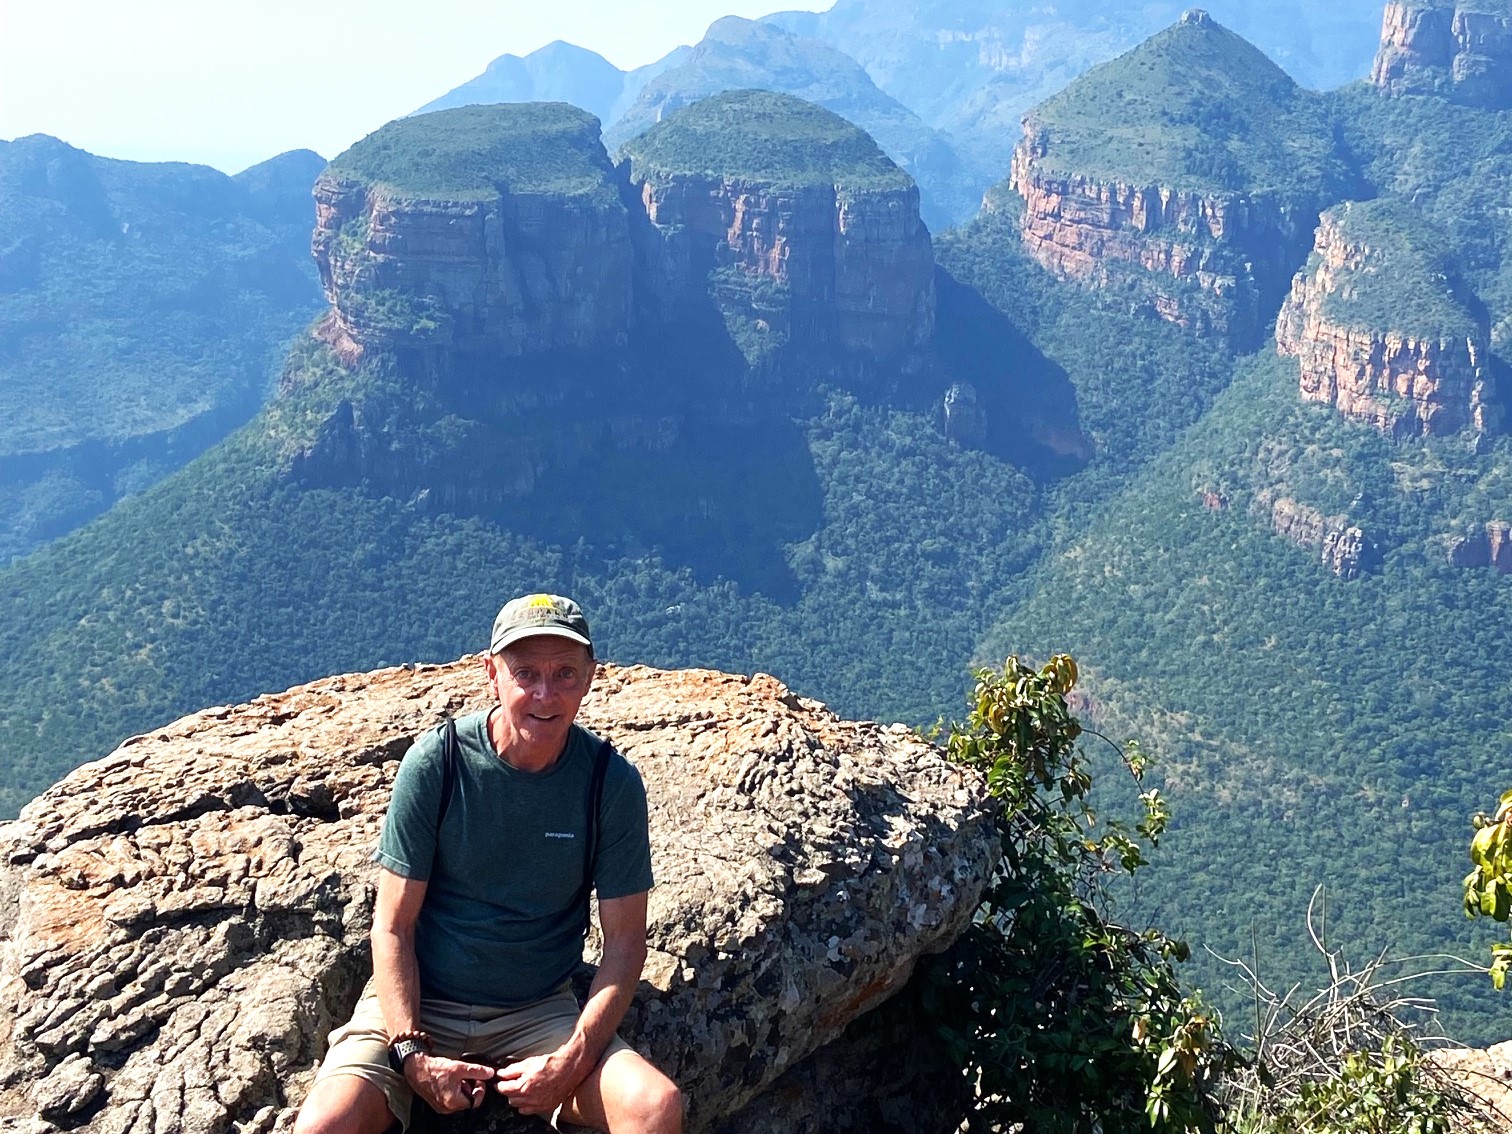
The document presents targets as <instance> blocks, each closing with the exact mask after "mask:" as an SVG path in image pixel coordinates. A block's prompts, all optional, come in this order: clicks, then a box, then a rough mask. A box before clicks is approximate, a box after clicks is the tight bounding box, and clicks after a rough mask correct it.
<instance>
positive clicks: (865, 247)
mask: <svg viewBox="0 0 1512 1134" xmlns="http://www.w3.org/2000/svg"><path fill="white" fill-rule="evenodd" d="M635 188H636V191H637V192H638V193H639V194H640V198H641V202H642V204H643V205H644V206H645V210H646V214H647V216H649V217H650V219H651V223H652V225H653V226H655V228H656V230H657V232H658V233H659V234H660V236H661V245H660V248H659V249H656V250H654V251H653V253H652V255H653V257H654V259H653V264H654V266H653V268H652V273H651V279H652V284H651V286H652V288H653V290H654V291H655V292H656V294H657V296H658V298H659V299H660V300H661V302H662V303H663V304H664V305H666V307H667V309H669V310H671V311H675V310H676V309H677V308H679V307H680V306H683V305H685V304H688V303H700V302H705V299H704V297H705V296H706V295H707V293H708V282H707V281H708V278H709V274H710V273H711V272H716V273H717V272H721V271H723V272H726V273H732V274H733V273H738V276H739V277H740V278H742V279H743V281H744V282H745V283H746V284H747V286H748V287H749V288H750V289H752V290H754V291H755V292H757V293H758V294H760V292H761V291H762V290H763V286H764V285H765V290H767V291H768V292H770V293H771V294H770V297H769V298H768V300H767V302H766V303H764V304H762V305H761V306H762V307H764V308H767V309H768V310H764V311H757V312H750V313H747V314H748V315H749V316H750V317H753V318H754V317H758V316H760V317H764V318H765V319H766V320H767V321H768V322H770V321H772V319H773V318H774V317H775V319H777V320H779V321H781V323H782V324H783V329H784V331H785V332H786V334H787V336H788V338H789V340H790V341H792V342H793V343H794V344H795V345H801V346H805V347H814V346H819V347H825V348H833V349H838V350H840V351H844V352H848V353H854V354H855V355H858V356H859V357H861V358H863V359H868V360H872V361H895V360H898V359H900V358H905V357H906V356H908V355H909V354H911V353H912V352H914V351H917V350H919V349H920V348H922V347H924V346H925V345H926V344H927V343H928V342H929V340H930V339H931V337H932V336H933V335H934V318H935V289H934V252H933V245H932V244H931V242H930V237H929V229H928V228H926V227H925V225H924V222H923V221H922V220H921V219H920V217H919V191H918V189H917V188H915V187H914V186H912V185H910V186H909V187H908V188H907V189H899V190H892V189H886V190H866V189H848V188H845V187H843V186H834V185H804V186H797V187H793V188H774V187H772V186H768V185H764V184H761V183H757V182H747V181H741V180H738V179H731V178H726V177H720V176H713V175H699V176H694V175H683V174H671V175H653V176H649V177H646V178H645V179H643V180H640V181H639V182H638V183H637V184H636V186H635Z"/></svg>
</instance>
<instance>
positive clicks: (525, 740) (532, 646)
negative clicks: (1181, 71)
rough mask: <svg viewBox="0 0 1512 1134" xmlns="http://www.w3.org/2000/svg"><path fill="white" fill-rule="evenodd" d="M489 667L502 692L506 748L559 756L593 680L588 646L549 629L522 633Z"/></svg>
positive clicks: (530, 754) (536, 755)
mask: <svg viewBox="0 0 1512 1134" xmlns="http://www.w3.org/2000/svg"><path fill="white" fill-rule="evenodd" d="M484 666H485V668H486V669H487V671H488V677H489V680H490V682H491V683H492V684H493V687H494V692H495V693H496V694H498V697H499V707H500V709H501V710H502V714H503V722H504V743H505V745H506V747H509V748H513V747H515V746H516V745H518V746H519V751H520V754H522V755H524V756H527V757H534V758H537V759H539V758H542V757H547V758H554V757H556V756H557V755H558V754H559V753H560V752H561V750H562V746H563V745H564V744H566V743H567V730H568V729H569V728H570V727H571V725H572V722H573V720H574V719H575V718H576V717H577V712H578V706H580V705H581V704H582V703H583V697H584V696H586V695H587V693H588V688H589V686H590V685H592V684H593V671H594V664H593V658H592V656H591V655H590V654H589V652H588V648H587V647H586V646H583V645H580V644H579V643H577V642H574V641H571V640H570V639H567V638H558V637H553V636H550V635H545V634H538V635H534V636H532V637H529V638H522V639H520V641H518V642H515V643H513V644H512V645H509V646H506V647H505V648H504V649H503V650H502V651H500V652H499V653H497V654H494V655H492V656H491V657H489V658H488V659H487V660H486V661H485V662H484Z"/></svg>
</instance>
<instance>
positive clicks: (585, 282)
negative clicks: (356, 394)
mask: <svg viewBox="0 0 1512 1134" xmlns="http://www.w3.org/2000/svg"><path fill="white" fill-rule="evenodd" d="M605 164H606V169H605V178H606V181H607V180H608V179H609V177H610V176H611V171H610V170H609V169H608V168H607V160H606V162H605ZM315 226H316V227H315V234H314V237H313V238H312V249H313V251H314V254H315V262H316V266H317V267H318V268H319V270H320V279H321V283H322V284H323V285H324V287H325V293H326V299H327V300H329V301H330V303H331V307H332V310H331V313H330V315H329V316H327V319H326V321H325V323H324V325H323V326H322V330H321V333H322V335H323V337H325V338H326V339H327V340H328V341H330V342H332V343H333V344H335V345H337V346H338V347H339V349H341V350H342V352H343V353H344V354H346V355H347V356H349V357H351V356H359V355H360V354H361V353H362V351H363V350H364V349H366V348H369V347H381V346H394V345H402V346H413V345H433V346H445V347H452V348H455V349H459V350H471V351H489V352H492V353H495V354H499V355H505V356H515V355H521V354H528V353H533V352H540V351H545V350H551V349H554V348H563V347H565V348H577V349H591V348H595V347H601V346H610V345H615V344H618V343H622V342H624V341H625V338H626V336H627V335H628V333H629V326H630V313H631V307H632V300H631V271H632V264H631V245H630V226H629V217H628V214H627V212H626V210H625V208H624V206H623V205H621V204H620V203H619V202H618V201H612V202H606V201H591V200H585V199H583V198H582V197H568V196H561V195H554V194H550V193H511V192H508V191H507V190H504V189H502V188H501V190H500V192H499V194H498V195H497V196H496V197H495V198H493V199H491V200H482V201H478V200H462V201H449V200H444V199H434V200H427V199H417V198H413V197H406V196H402V195H399V194H397V193H395V192H394V191H393V190H391V189H388V188H386V187H384V186H381V185H379V186H370V185H365V184H363V183H362V182H359V181H353V180H349V179H345V178H341V177H338V176H335V175H332V174H330V173H326V174H322V175H321V177H320V179H319V180H318V181H317V182H316V183H315Z"/></svg>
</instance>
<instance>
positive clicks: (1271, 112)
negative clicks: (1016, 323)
mask: <svg viewBox="0 0 1512 1134" xmlns="http://www.w3.org/2000/svg"><path fill="white" fill-rule="evenodd" d="M1345 180H1346V173H1345V170H1344V166H1343V163H1342V162H1341V161H1340V160H1339V159H1338V157H1337V156H1336V155H1335V153H1334V145H1333V138H1332V133H1331V130H1330V128H1329V126H1328V123H1327V120H1326V117H1325V115H1324V112H1323V106H1322V104H1321V102H1320V101H1319V100H1318V99H1317V97H1316V96H1313V95H1311V94H1309V93H1308V92H1306V91H1304V90H1302V89H1301V88H1300V87H1298V86H1297V85H1296V84H1295V83H1294V82H1293V81H1292V80H1291V79H1290V77H1288V76H1287V74H1286V73H1285V72H1284V71H1282V70H1281V68H1279V67H1277V66H1276V65H1275V64H1274V63H1272V62H1271V61H1270V60H1269V59H1267V58H1266V57H1265V56H1264V55H1263V54H1262V53H1261V52H1260V51H1259V50H1257V49H1256V48H1254V47H1253V46H1251V45H1250V44H1249V43H1247V42H1246V41H1245V40H1243V39H1241V38H1240V37H1239V36H1237V35H1234V34H1233V33H1232V32H1230V31H1228V30H1227V29H1225V28H1223V27H1221V26H1220V25H1218V24H1217V23H1216V22H1215V21H1214V20H1213V19H1212V18H1211V17H1210V16H1208V15H1207V14H1206V13H1205V12H1202V11H1198V10H1192V11H1190V12H1188V13H1186V14H1185V15H1184V16H1183V17H1182V18H1181V20H1180V21H1179V22H1178V23H1177V24H1175V25H1174V26H1172V27H1170V28H1168V29H1166V30H1165V31H1163V32H1161V33H1160V34H1158V35H1156V36H1154V37H1152V38H1151V39H1150V40H1148V41H1146V42H1145V43H1144V44H1142V45H1140V46H1139V47H1138V48H1136V49H1135V50H1133V51H1130V52H1128V53H1127V54H1125V55H1122V56H1120V57H1119V58H1118V59H1116V60H1114V61H1113V62H1111V63H1106V64H1103V65H1102V66H1100V67H1096V68H1093V69H1092V70H1091V71H1089V72H1087V73H1086V74H1085V75H1083V76H1081V77H1080V78H1078V79H1077V80H1076V81H1075V82H1073V83H1072V84H1071V85H1070V86H1068V87H1067V88H1066V89H1065V90H1064V91H1063V92H1061V93H1060V94H1059V95H1056V96H1055V97H1054V98H1052V99H1050V100H1048V101H1047V102H1045V103H1042V104H1041V105H1040V106H1038V107H1036V108H1035V109H1034V111H1033V112H1032V113H1031V114H1030V115H1029V116H1027V117H1026V119H1025V121H1024V137H1023V140H1022V141H1021V142H1020V143H1019V146H1018V149H1017V150H1016V151H1015V153H1014V159H1013V172H1012V174H1011V177H1010V180H1009V185H1010V188H1011V189H1012V190H1015V191H1016V192H1017V193H1018V194H1019V195H1020V196H1021V197H1022V198H1023V203H1024V204H1023V212H1022V219H1021V222H1020V224H1021V228H1022V232H1023V240H1024V246H1025V248H1026V249H1027V250H1028V251H1029V253H1030V255H1032V256H1033V257H1034V258H1035V259H1036V260H1038V261H1039V262H1040V263H1041V264H1043V265H1044V266H1045V267H1047V268H1049V269H1050V270H1051V271H1053V272H1055V273H1056V274H1057V275H1060V276H1062V277H1065V278H1070V279H1076V280H1081V281H1084V282H1087V283H1089V284H1093V285H1096V286H1099V287H1102V288H1105V289H1109V290H1112V291H1116V292H1126V293H1128V294H1129V295H1130V296H1131V297H1132V298H1134V299H1135V301H1136V302H1143V303H1145V304H1146V305H1148V307H1149V308H1150V310H1151V311H1152V312H1153V313H1155V314H1157V315H1158V316H1159V317H1161V318H1163V319H1168V320H1170V321H1172V322H1176V323H1180V324H1181V325H1183V326H1187V327H1192V328H1195V329H1199V330H1205V331H1211V332H1215V333H1217V334H1220V335H1224V336H1228V337H1231V338H1233V339H1234V340H1236V341H1239V342H1251V341H1253V340H1254V339H1255V338H1256V336H1257V335H1258V332H1259V329H1260V327H1261V325H1262V324H1263V322H1264V320H1265V317H1266V313H1267V311H1268V310H1269V309H1272V304H1273V303H1274V302H1278V301H1279V298H1280V294H1281V292H1282V291H1283V290H1284V287H1285V284H1286V282H1287V281H1289V280H1290V278H1291V274H1292V272H1293V271H1294V270H1295V268H1296V266H1297V265H1298V264H1299V263H1300V262H1301V261H1302V259H1303V258H1304V257H1305V255H1306V250H1307V246H1308V244H1309V243H1310V242H1311V237H1312V230H1313V227H1314V225H1315V224H1316V218H1317V214H1318V212H1319V210H1320V209H1321V208H1322V207H1323V206H1324V205H1326V204H1328V203H1329V202H1330V200H1331V199H1336V195H1337V194H1338V193H1339V191H1340V189H1341V187H1342V184H1343V183H1344V181H1345ZM1003 201H1004V197H1003V196H1002V194H1001V193H998V194H995V195H994V196H993V197H991V198H989V206H990V207H991V206H994V205H997V206H998V207H1001V204H1002V202H1003Z"/></svg>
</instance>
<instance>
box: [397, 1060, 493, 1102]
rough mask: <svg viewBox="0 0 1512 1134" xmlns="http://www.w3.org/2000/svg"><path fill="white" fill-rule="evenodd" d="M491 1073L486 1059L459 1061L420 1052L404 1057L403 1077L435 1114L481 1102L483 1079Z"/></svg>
mask: <svg viewBox="0 0 1512 1134" xmlns="http://www.w3.org/2000/svg"><path fill="white" fill-rule="evenodd" d="M493 1077H494V1069H493V1068H492V1067H490V1066H488V1065H487V1064H486V1063H463V1062H462V1061H461V1060H457V1059H446V1058H443V1057H442V1056H439V1055H427V1054H425V1052H423V1051H422V1052H420V1053H418V1054H416V1055H412V1056H410V1057H409V1058H408V1059H406V1060H405V1061H404V1078H405V1080H406V1081H407V1082H408V1083H409V1085H410V1086H411V1087H412V1088H413V1089H414V1092H415V1094H417V1095H419V1096H420V1097H421V1098H422V1099H424V1100H425V1101H426V1102H427V1103H429V1104H430V1108H431V1109H432V1110H434V1111H435V1112H436V1113H437V1114H454V1113H455V1112H457V1111H459V1110H470V1109H471V1108H473V1107H476V1106H482V1105H483V1092H484V1091H485V1090H486V1089H487V1088H485V1087H484V1086H483V1084H484V1082H485V1081H486V1080H488V1079H492V1078H493Z"/></svg>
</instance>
